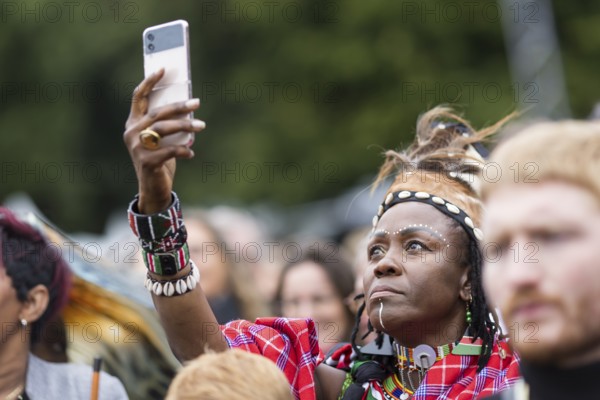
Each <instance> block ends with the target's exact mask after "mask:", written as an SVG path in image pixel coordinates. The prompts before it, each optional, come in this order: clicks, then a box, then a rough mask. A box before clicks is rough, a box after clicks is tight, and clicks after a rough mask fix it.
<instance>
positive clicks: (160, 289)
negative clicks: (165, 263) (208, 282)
mask: <svg viewBox="0 0 600 400" xmlns="http://www.w3.org/2000/svg"><path fill="white" fill-rule="evenodd" d="M198 283H200V271H198V267H196V264H194V262H193V261H192V260H190V272H189V273H188V274H187V275H185V276H182V277H181V278H179V279H171V280H165V281H159V280H156V279H154V278H152V277H151V276H150V274H147V275H146V282H145V284H144V286H145V287H146V289H148V291H149V292H150V293H154V294H155V295H157V296H166V297H172V296H179V295H182V294H185V293H187V292H190V291H192V290H193V289H194V288H195V287H196V286H197V285H198Z"/></svg>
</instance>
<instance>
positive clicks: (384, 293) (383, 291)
mask: <svg viewBox="0 0 600 400" xmlns="http://www.w3.org/2000/svg"><path fill="white" fill-rule="evenodd" d="M399 294H401V292H400V291H398V290H396V289H394V288H391V287H388V286H380V287H376V288H375V289H373V290H372V291H371V296H369V299H371V300H372V299H378V298H381V297H389V296H397V295H399Z"/></svg>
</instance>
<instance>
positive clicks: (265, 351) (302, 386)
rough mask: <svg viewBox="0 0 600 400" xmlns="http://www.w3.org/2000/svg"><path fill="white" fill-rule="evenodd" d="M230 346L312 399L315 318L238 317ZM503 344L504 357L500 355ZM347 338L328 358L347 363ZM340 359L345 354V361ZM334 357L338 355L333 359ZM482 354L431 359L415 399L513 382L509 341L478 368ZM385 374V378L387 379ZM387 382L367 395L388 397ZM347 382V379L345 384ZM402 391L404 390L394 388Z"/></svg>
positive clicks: (318, 358) (470, 394)
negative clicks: (264, 361)
mask: <svg viewBox="0 0 600 400" xmlns="http://www.w3.org/2000/svg"><path fill="white" fill-rule="evenodd" d="M221 330H222V332H223V334H224V335H225V338H226V340H227V343H228V345H229V347H231V348H240V349H242V350H245V351H249V352H252V353H256V354H261V355H263V356H265V357H267V358H269V359H270V360H271V361H273V362H274V363H276V364H277V366H278V367H279V369H280V370H282V371H283V372H284V374H285V376H286V378H287V379H288V381H289V382H290V385H291V388H292V393H293V394H294V396H295V398H296V399H298V400H314V399H315V398H316V393H315V384H314V380H315V376H314V373H315V367H316V366H317V365H318V364H319V363H320V362H322V361H323V359H324V358H323V355H322V354H321V352H320V350H319V345H318V341H317V333H316V331H315V325H314V322H313V321H312V320H310V319H287V318H259V319H257V320H256V322H255V323H252V322H249V321H244V320H237V321H232V322H229V323H228V324H226V325H223V326H221ZM500 348H502V349H503V351H504V352H505V354H506V355H505V357H504V358H502V357H500V354H499V350H500ZM351 353H352V349H351V346H350V345H349V344H348V345H347V346H342V347H340V348H338V349H336V351H334V352H333V354H330V357H328V358H330V360H328V363H330V364H339V365H338V366H345V367H347V360H346V358H349V357H351ZM342 359H343V360H344V361H343V362H340V361H342ZM334 360H335V361H334ZM478 360H479V357H478V356H458V355H454V354H448V355H447V356H446V357H444V358H443V359H442V360H440V361H438V362H436V363H435V364H433V366H432V367H431V368H430V369H429V371H428V372H427V374H426V375H425V378H424V379H423V382H422V383H421V385H420V386H419V388H418V389H417V391H416V392H415V393H414V395H413V396H412V397H411V399H412V400H434V399H440V400H471V399H479V398H483V397H485V396H489V395H491V394H494V393H496V392H499V391H501V390H504V389H506V388H508V387H510V386H512V385H514V384H515V383H516V382H517V381H518V380H519V378H520V376H519V358H518V356H517V355H516V354H513V353H512V352H511V350H510V349H509V347H508V344H507V343H506V341H497V342H496V343H495V344H494V348H493V351H492V355H491V357H490V360H489V362H488V364H487V365H486V366H485V368H483V369H482V370H481V371H480V372H479V373H478V372H477V367H478V365H477V362H478ZM388 380H389V379H386V380H385V381H384V382H387V381H388ZM384 382H370V383H369V389H368V390H366V391H365V395H364V397H363V399H378V400H381V399H386V398H388V396H387V394H386V395H384V394H383V386H382V384H384ZM345 386H347V385H345ZM393 393H394V395H396V396H399V394H401V390H399V389H397V390H394V391H393Z"/></svg>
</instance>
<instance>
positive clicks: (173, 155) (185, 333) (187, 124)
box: [123, 70, 228, 361]
mask: <svg viewBox="0 0 600 400" xmlns="http://www.w3.org/2000/svg"><path fill="white" fill-rule="evenodd" d="M163 74H164V70H160V71H158V72H157V73H155V74H153V75H151V76H150V77H148V78H146V79H144V81H142V83H140V85H139V86H138V87H137V88H136V90H135V92H134V94H133V98H132V103H131V112H130V114H129V118H128V119H127V123H126V124H125V133H124V134H123V140H124V142H125V145H126V146H127V150H128V151H129V155H130V156H131V160H132V162H133V165H134V168H135V171H136V176H137V180H138V190H139V198H138V201H137V204H136V211H137V212H138V213H140V214H145V215H151V214H155V213H158V212H161V211H164V210H166V209H168V208H169V207H170V206H171V205H172V202H173V196H172V188H173V179H174V177H175V166H176V161H175V160H176V159H177V158H184V159H187V158H192V157H193V156H194V153H193V151H192V150H191V149H189V148H188V147H186V146H181V145H179V146H177V145H173V146H164V147H160V148H158V149H154V150H150V149H147V148H145V147H144V146H143V145H142V143H141V142H140V138H139V135H140V132H141V131H142V130H144V129H151V130H153V131H155V132H156V133H158V134H159V135H160V136H161V137H164V136H166V135H169V134H173V133H176V132H179V131H188V132H199V131H201V130H202V129H204V127H205V125H204V122H202V121H200V120H190V119H187V118H180V117H181V116H182V115H185V114H188V113H189V112H191V111H193V110H195V109H197V108H198V107H199V105H200V103H199V100H198V99H194V100H190V101H187V102H180V103H174V104H170V105H166V106H163V107H159V108H157V109H154V110H152V111H150V112H149V111H148V95H149V94H150V92H151V91H152V88H153V87H154V85H156V83H157V82H158V81H159V80H160V79H161V78H162V76H163ZM189 271H190V265H187V266H186V267H185V268H184V269H182V270H181V271H179V272H178V273H177V274H176V275H171V276H162V275H157V274H152V273H150V276H151V278H153V279H155V280H157V281H162V280H166V279H168V280H173V279H177V278H180V277H183V276H185V275H187V274H188V273H189ZM152 298H153V301H154V305H155V307H156V310H157V311H158V314H159V316H160V319H161V322H162V326H163V328H164V329H165V332H166V334H167V338H168V340H169V344H170V346H171V349H172V351H173V353H174V354H175V356H176V357H177V358H178V359H179V360H181V361H184V360H189V359H192V358H194V357H196V356H198V355H200V354H202V353H203V352H204V350H205V348H206V347H208V348H210V349H212V350H214V351H221V350H225V349H226V348H227V347H228V346H227V342H226V341H225V338H224V336H223V334H222V333H221V330H220V328H219V324H218V323H217V320H216V318H215V316H214V314H213V312H212V310H211V308H210V306H209V305H208V301H207V299H206V296H205V295H204V293H203V291H202V289H201V288H200V285H196V287H195V288H194V289H193V290H190V291H188V292H187V293H185V294H183V295H179V296H172V297H166V296H156V295H155V294H152Z"/></svg>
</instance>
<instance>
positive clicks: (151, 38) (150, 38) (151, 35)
mask: <svg viewBox="0 0 600 400" xmlns="http://www.w3.org/2000/svg"><path fill="white" fill-rule="evenodd" d="M148 40H149V41H153V40H154V35H153V34H151V33H149V34H148Z"/></svg>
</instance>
